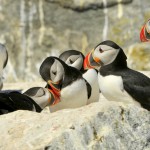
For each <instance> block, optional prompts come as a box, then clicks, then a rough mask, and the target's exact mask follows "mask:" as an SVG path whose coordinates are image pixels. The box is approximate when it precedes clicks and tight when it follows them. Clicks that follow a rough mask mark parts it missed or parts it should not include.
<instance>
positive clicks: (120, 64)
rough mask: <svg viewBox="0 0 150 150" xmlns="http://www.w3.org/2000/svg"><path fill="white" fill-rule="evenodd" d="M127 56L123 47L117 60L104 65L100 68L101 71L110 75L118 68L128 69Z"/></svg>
mask: <svg viewBox="0 0 150 150" xmlns="http://www.w3.org/2000/svg"><path fill="white" fill-rule="evenodd" d="M126 59H127V57H126V55H125V54H124V52H123V50H122V49H121V50H120V51H119V53H118V55H117V57H116V58H115V60H114V61H113V62H112V63H111V64H108V65H105V66H102V67H101V68H100V73H101V74H102V75H104V76H105V75H108V74H110V73H112V72H115V71H117V70H123V69H127V68H128V67H127V61H126Z"/></svg>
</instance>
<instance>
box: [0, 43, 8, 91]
mask: <svg viewBox="0 0 150 150" xmlns="http://www.w3.org/2000/svg"><path fill="white" fill-rule="evenodd" d="M7 62H8V52H7V49H6V47H5V45H3V44H1V43H0V90H1V89H2V88H3V69H4V68H5V67H6V64H7Z"/></svg>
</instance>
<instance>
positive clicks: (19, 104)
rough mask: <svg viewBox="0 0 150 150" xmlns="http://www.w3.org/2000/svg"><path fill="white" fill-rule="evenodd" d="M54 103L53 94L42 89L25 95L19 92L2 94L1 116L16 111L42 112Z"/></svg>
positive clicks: (33, 89)
mask: <svg viewBox="0 0 150 150" xmlns="http://www.w3.org/2000/svg"><path fill="white" fill-rule="evenodd" d="M53 101H54V97H53V95H52V93H51V92H49V91H48V90H47V89H45V88H41V87H34V88H30V89H28V90H27V91H26V92H24V93H23V94H21V93H19V92H10V93H0V115H2V114H6V113H9V112H13V111H16V110H29V111H36V112H41V111H42V109H44V108H45V107H46V106H47V105H50V104H52V103H53Z"/></svg>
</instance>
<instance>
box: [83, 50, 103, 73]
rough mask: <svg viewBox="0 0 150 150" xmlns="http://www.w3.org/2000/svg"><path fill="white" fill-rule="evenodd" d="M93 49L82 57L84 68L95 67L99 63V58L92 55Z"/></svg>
mask: <svg viewBox="0 0 150 150" xmlns="http://www.w3.org/2000/svg"><path fill="white" fill-rule="evenodd" d="M93 51H94V50H92V51H91V52H90V53H88V54H87V55H86V56H85V59H84V65H83V66H84V70H87V69H91V68H97V67H99V66H100V65H101V60H100V59H99V58H98V57H93V55H92V53H93Z"/></svg>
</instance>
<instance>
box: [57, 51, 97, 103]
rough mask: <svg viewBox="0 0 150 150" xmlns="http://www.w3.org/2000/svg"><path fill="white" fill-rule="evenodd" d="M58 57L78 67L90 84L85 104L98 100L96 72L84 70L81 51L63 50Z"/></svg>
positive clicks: (94, 70)
mask: <svg viewBox="0 0 150 150" xmlns="http://www.w3.org/2000/svg"><path fill="white" fill-rule="evenodd" d="M59 58H60V59H61V60H63V61H64V62H65V63H66V64H67V65H69V66H71V67H74V68H76V69H78V70H79V71H80V72H81V73H82V76H83V78H84V79H85V80H86V81H87V82H88V83H89V84H90V86H91V89H92V91H91V97H90V98H89V99H88V102H87V104H90V103H93V102H98V101H99V96H100V92H99V85H98V74H97V73H98V72H97V70H96V69H88V70H84V66H83V62H84V58H85V56H84V55H83V54H82V52H80V51H77V50H67V51H65V52H63V53H62V54H61V55H60V56H59Z"/></svg>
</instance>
